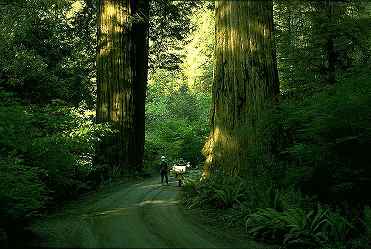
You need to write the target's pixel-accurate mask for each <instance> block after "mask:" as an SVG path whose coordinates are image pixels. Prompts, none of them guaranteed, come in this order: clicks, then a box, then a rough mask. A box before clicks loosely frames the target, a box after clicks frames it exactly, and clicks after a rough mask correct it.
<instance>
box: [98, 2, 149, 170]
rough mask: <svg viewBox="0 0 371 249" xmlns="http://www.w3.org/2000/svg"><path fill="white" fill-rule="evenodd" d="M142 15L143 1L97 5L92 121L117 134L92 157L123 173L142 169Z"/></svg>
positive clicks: (145, 21)
mask: <svg viewBox="0 0 371 249" xmlns="http://www.w3.org/2000/svg"><path fill="white" fill-rule="evenodd" d="M148 14H149V1H148V0H100V2H99V16H98V48H97V109H96V111H97V122H99V123H103V122H110V123H112V124H113V126H114V127H115V128H116V129H117V130H118V132H117V134H116V135H115V137H114V138H113V140H111V141H104V142H103V143H102V146H101V147H100V149H99V150H98V153H102V154H103V156H104V157H105V159H108V161H109V162H110V163H114V164H118V165H120V166H123V167H125V168H126V169H128V170H133V169H136V170H140V169H141V168H142V166H143V152H144V109H145V90H146V85H147V67H148ZM106 161H107V160H106Z"/></svg>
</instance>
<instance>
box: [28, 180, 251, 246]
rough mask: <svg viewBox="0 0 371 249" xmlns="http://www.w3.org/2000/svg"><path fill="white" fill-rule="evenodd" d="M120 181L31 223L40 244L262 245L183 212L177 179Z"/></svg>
mask: <svg viewBox="0 0 371 249" xmlns="http://www.w3.org/2000/svg"><path fill="white" fill-rule="evenodd" d="M158 181H159V179H158V178H151V179H147V180H144V181H142V182H138V183H131V184H126V185H119V186H117V187H116V189H113V190H111V191H108V192H107V193H101V194H99V193H98V194H97V195H95V196H92V197H88V198H85V199H83V200H81V201H80V202H79V203H77V204H76V203H75V204H73V205H70V206H67V207H66V208H65V209H64V210H62V211H61V212H60V213H59V214H56V215H53V216H51V217H48V218H47V219H44V220H42V221H39V222H38V223H36V224H34V225H33V231H34V232H36V234H38V236H40V238H41V239H42V241H41V242H38V245H37V246H41V247H43V246H45V247H85V248H86V247H90V248H92V247H93V248H95V247H99V248H103V247H109V248H221V247H224V248H233V247H240V248H241V247H246V248H258V247H257V245H256V244H255V243H254V242H249V241H241V240H238V239H234V238H233V235H232V237H231V235H229V236H227V235H226V234H225V233H223V231H222V232H220V231H219V232H217V231H215V229H210V227H209V228H208V227H207V226H206V225H203V224H200V223H201V222H200V221H197V220H195V217H190V216H187V215H184V213H183V212H182V208H181V207H180V205H179V204H178V198H177V196H178V191H179V188H178V187H177V186H176V183H175V181H174V180H173V181H170V182H169V185H168V186H166V185H164V186H162V185H161V184H160V183H159V182H158Z"/></svg>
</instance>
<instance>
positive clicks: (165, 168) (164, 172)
mask: <svg viewBox="0 0 371 249" xmlns="http://www.w3.org/2000/svg"><path fill="white" fill-rule="evenodd" d="M160 166H161V168H160V175H161V184H163V183H164V177H165V180H166V184H167V185H169V179H168V176H167V174H168V171H169V169H168V166H167V162H166V158H165V156H161V163H160Z"/></svg>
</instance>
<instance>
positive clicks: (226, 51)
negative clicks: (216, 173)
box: [203, 1, 278, 175]
mask: <svg viewBox="0 0 371 249" xmlns="http://www.w3.org/2000/svg"><path fill="white" fill-rule="evenodd" d="M272 31H273V4H272V1H218V2H217V4H216V33H215V38H216V46H215V72H214V85H213V109H212V113H211V114H212V115H211V124H212V131H211V133H210V135H209V139H208V141H207V143H206V144H205V146H204V149H203V153H204V155H205V157H206V162H205V171H204V175H209V174H210V172H212V171H213V170H222V171H223V172H224V173H225V174H230V175H237V174H239V173H240V172H241V171H243V172H246V171H248V170H247V169H246V168H247V167H251V165H250V166H248V165H247V163H246V159H247V156H248V155H247V154H246V152H247V151H248V147H249V146H251V145H254V146H255V147H259V145H258V143H259V141H257V139H256V124H257V122H258V121H259V119H260V116H261V114H260V113H261V112H262V111H263V110H264V108H265V106H266V103H269V102H271V101H272V100H273V98H274V97H275V96H276V95H277V94H278V75H277V69H276V61H275V48H274V42H273V39H272Z"/></svg>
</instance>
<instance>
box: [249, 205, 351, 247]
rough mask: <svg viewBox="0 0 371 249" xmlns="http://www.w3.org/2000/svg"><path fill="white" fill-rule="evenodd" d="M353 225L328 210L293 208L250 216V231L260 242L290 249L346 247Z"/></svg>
mask: <svg viewBox="0 0 371 249" xmlns="http://www.w3.org/2000/svg"><path fill="white" fill-rule="evenodd" d="M352 229H354V227H353V226H352V224H351V223H350V222H349V221H347V219H345V218H344V217H342V216H341V215H340V214H338V213H336V212H333V211H331V210H330V209H329V208H327V207H321V206H320V205H318V207H317V208H316V209H315V210H304V209H302V208H290V209H287V210H284V211H282V212H280V211H277V210H275V209H273V208H265V209H258V210H257V211H256V212H254V213H252V214H251V215H249V216H248V218H247V220H246V230H247V233H248V234H249V235H251V236H252V237H254V238H257V239H260V240H268V241H275V242H279V243H281V244H283V245H284V246H285V247H287V248H303V247H305V248H319V247H323V246H326V245H329V244H330V245H337V246H341V245H343V244H345V242H346V240H347V238H348V235H349V232H350V231H351V230H352Z"/></svg>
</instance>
